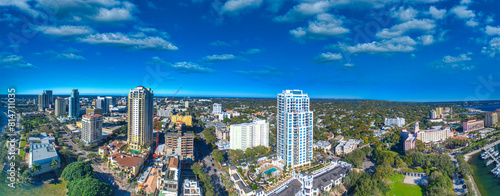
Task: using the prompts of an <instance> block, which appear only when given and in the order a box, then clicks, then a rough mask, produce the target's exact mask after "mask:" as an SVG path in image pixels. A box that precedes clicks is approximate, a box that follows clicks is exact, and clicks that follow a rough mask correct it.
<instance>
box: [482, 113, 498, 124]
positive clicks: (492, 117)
mask: <svg viewBox="0 0 500 196" xmlns="http://www.w3.org/2000/svg"><path fill="white" fill-rule="evenodd" d="M497 123H498V113H496V112H488V113H486V116H485V119H484V126H487V127H494V126H496V125H497Z"/></svg>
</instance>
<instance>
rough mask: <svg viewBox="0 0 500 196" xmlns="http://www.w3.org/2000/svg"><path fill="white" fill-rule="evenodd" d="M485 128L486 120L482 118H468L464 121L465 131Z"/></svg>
mask: <svg viewBox="0 0 500 196" xmlns="http://www.w3.org/2000/svg"><path fill="white" fill-rule="evenodd" d="M483 128H484V121H482V120H468V121H464V122H463V130H464V132H471V131H477V130H479V129H483Z"/></svg>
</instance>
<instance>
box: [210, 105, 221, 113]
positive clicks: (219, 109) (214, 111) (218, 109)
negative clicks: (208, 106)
mask: <svg viewBox="0 0 500 196" xmlns="http://www.w3.org/2000/svg"><path fill="white" fill-rule="evenodd" d="M220 113H222V104H219V103H214V107H213V111H212V114H220Z"/></svg>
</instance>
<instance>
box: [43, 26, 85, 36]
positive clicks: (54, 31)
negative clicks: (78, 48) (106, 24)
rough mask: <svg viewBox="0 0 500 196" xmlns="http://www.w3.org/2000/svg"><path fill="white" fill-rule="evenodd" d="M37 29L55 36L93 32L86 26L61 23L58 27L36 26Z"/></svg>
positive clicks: (80, 34)
mask: <svg viewBox="0 0 500 196" xmlns="http://www.w3.org/2000/svg"><path fill="white" fill-rule="evenodd" d="M36 30H37V31H40V32H42V33H43V34H46V35H51V36H55V37H75V36H82V35H88V34H91V33H93V32H94V30H93V29H92V28H90V27H88V26H71V25H63V26H59V27H55V26H38V27H36Z"/></svg>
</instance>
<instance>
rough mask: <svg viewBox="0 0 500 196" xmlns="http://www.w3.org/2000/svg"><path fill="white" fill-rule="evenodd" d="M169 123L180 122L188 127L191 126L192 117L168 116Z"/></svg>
mask: <svg viewBox="0 0 500 196" xmlns="http://www.w3.org/2000/svg"><path fill="white" fill-rule="evenodd" d="M170 121H171V122H174V123H176V122H181V123H184V124H185V125H186V126H189V127H192V126H193V116H191V115H186V116H180V115H172V116H170Z"/></svg>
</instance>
